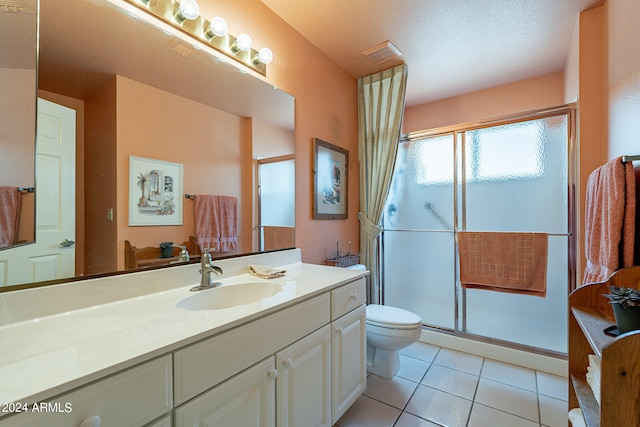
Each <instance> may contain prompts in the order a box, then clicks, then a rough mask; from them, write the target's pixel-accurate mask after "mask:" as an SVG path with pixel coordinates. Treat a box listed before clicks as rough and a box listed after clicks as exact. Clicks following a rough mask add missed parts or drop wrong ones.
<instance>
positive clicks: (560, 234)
mask: <svg viewBox="0 0 640 427" xmlns="http://www.w3.org/2000/svg"><path fill="white" fill-rule="evenodd" d="M382 231H403V232H429V233H454V230H429V229H425V228H383V229H382ZM458 231H468V230H458ZM458 231H455V232H456V233H457V232H458ZM475 232H476V233H482V232H478V231H475ZM487 233H496V231H490V232H489V231H487ZM497 233H500V232H499V231H497ZM505 233H510V232H508V231H505ZM523 233H535V232H534V231H523ZM547 236H552V237H571V236H573V233H547Z"/></svg>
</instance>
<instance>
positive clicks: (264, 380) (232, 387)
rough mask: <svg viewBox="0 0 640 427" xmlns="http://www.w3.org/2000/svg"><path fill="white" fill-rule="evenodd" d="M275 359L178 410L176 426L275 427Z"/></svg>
mask: <svg viewBox="0 0 640 427" xmlns="http://www.w3.org/2000/svg"><path fill="white" fill-rule="evenodd" d="M277 374H278V372H277V371H276V369H275V366H274V358H273V356H272V357H269V358H268V359H265V360H263V361H262V362H259V363H258V364H256V365H253V366H252V367H251V368H249V369H247V370H246V371H243V372H241V373H239V374H238V375H236V376H234V377H231V378H230V379H229V380H227V381H225V382H223V383H222V384H220V385H218V386H216V387H214V388H213V389H211V390H210V391H208V392H206V393H204V394H203V395H201V396H200V397H197V398H195V399H193V400H191V401H189V402H188V403H186V404H184V405H182V406H181V407H179V408H178V409H176V411H175V426H176V427H192V426H196V425H197V426H198V427H214V426H216V427H219V426H229V427H231V426H242V427H274V426H275V418H276V417H275V406H276V400H275V395H276V391H275V390H276V383H275V379H276V377H277Z"/></svg>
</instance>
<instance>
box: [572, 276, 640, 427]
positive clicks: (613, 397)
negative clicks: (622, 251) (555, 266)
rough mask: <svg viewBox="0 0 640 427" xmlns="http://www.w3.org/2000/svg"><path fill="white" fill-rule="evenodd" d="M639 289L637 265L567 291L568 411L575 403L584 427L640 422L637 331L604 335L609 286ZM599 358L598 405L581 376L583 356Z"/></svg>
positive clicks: (631, 426)
mask: <svg viewBox="0 0 640 427" xmlns="http://www.w3.org/2000/svg"><path fill="white" fill-rule="evenodd" d="M609 285H615V286H627V287H636V288H638V287H640V266H637V267H629V268H624V269H621V270H618V271H616V272H615V273H614V274H613V275H611V277H610V278H609V279H608V280H606V281H604V282H601V283H592V284H587V285H584V286H581V287H579V288H578V289H576V290H575V291H573V292H572V293H571V294H570V295H569V379H570V381H569V410H570V409H572V408H577V407H580V408H581V409H582V413H583V415H584V418H585V423H586V425H587V427H637V426H640V331H636V332H629V333H626V334H623V335H621V336H619V337H612V336H609V335H606V334H605V333H604V331H603V330H604V329H605V328H607V327H609V326H612V325H614V324H615V320H614V318H613V310H612V309H611V305H610V304H609V300H608V299H607V298H605V297H604V296H603V294H606V293H609V290H608V286H609ZM589 354H594V355H595V356H596V357H598V358H600V365H601V373H600V375H601V377H600V402H601V403H600V404H598V402H597V401H596V399H595V397H594V394H593V392H592V390H591V387H590V386H589V384H588V383H587V380H586V374H587V366H588V365H589V360H588V356H589Z"/></svg>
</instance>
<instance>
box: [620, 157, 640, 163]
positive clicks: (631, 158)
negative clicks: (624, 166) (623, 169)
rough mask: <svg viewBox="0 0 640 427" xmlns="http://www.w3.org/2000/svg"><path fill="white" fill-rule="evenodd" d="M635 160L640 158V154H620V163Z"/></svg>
mask: <svg viewBox="0 0 640 427" xmlns="http://www.w3.org/2000/svg"><path fill="white" fill-rule="evenodd" d="M637 160H640V155H637V156H622V163H627V162H635V161H637Z"/></svg>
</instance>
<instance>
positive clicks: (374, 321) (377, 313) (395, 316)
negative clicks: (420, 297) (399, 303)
mask: <svg viewBox="0 0 640 427" xmlns="http://www.w3.org/2000/svg"><path fill="white" fill-rule="evenodd" d="M366 317H367V324H368V325H371V326H377V327H380V328H387V329H415V328H418V327H421V326H422V319H421V318H420V316H418V315H417V314H415V313H412V312H410V311H407V310H403V309H401V308H398V307H391V306H386V305H379V304H370V305H368V306H367V316H366Z"/></svg>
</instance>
